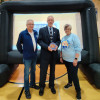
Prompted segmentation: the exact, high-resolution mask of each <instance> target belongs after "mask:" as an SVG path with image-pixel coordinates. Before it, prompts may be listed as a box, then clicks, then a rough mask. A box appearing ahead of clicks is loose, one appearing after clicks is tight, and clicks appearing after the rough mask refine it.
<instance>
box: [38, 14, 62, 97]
mask: <svg viewBox="0 0 100 100" xmlns="http://www.w3.org/2000/svg"><path fill="white" fill-rule="evenodd" d="M47 23H48V26H46V27H43V28H41V29H40V30H39V37H38V44H39V45H40V46H41V54H40V83H39V85H40V91H39V95H40V96H42V95H43V94H44V87H45V81H46V74H47V69H48V65H49V64H50V77H49V88H50V89H51V92H52V93H53V94H56V90H55V88H54V79H55V63H56V59H57V54H58V47H59V44H60V34H59V30H58V29H57V28H54V27H53V23H54V18H53V16H48V18H47ZM51 43H54V44H55V46H54V45H52V46H54V48H51V46H50V44H51Z"/></svg>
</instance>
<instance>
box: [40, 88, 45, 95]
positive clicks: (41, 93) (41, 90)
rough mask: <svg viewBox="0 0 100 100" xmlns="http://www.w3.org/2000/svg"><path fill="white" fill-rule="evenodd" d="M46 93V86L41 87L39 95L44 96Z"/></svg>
mask: <svg viewBox="0 0 100 100" xmlns="http://www.w3.org/2000/svg"><path fill="white" fill-rule="evenodd" d="M43 94H44V88H40V91H39V95H40V96H42V95H43Z"/></svg>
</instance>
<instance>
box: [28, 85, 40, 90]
mask: <svg viewBox="0 0 100 100" xmlns="http://www.w3.org/2000/svg"><path fill="white" fill-rule="evenodd" d="M30 87H31V88H34V89H37V90H38V89H40V87H39V86H37V85H32V86H30Z"/></svg>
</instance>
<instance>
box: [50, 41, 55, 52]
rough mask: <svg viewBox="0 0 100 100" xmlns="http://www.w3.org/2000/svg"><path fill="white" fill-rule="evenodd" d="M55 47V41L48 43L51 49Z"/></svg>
mask: <svg viewBox="0 0 100 100" xmlns="http://www.w3.org/2000/svg"><path fill="white" fill-rule="evenodd" d="M56 47H57V45H56V44H55V43H53V42H52V43H50V48H51V49H52V50H55V49H56Z"/></svg>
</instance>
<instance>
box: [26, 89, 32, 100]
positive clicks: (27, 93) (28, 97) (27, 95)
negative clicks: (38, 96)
mask: <svg viewBox="0 0 100 100" xmlns="http://www.w3.org/2000/svg"><path fill="white" fill-rule="evenodd" d="M25 96H26V98H27V99H31V94H30V91H29V90H26V91H25Z"/></svg>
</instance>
